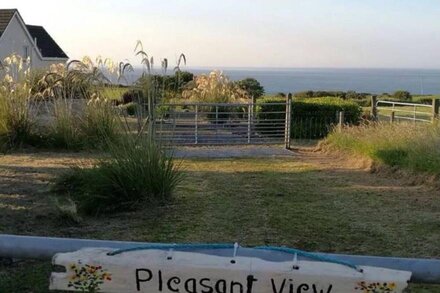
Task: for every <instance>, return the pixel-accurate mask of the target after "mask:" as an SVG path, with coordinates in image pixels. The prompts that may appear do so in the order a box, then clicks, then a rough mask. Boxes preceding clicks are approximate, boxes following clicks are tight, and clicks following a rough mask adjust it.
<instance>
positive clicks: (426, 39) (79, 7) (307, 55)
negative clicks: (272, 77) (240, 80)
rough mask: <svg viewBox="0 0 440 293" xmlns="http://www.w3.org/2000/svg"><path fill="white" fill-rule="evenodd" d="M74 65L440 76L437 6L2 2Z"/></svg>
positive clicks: (411, 2)
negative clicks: (393, 71) (102, 61)
mask: <svg viewBox="0 0 440 293" xmlns="http://www.w3.org/2000/svg"><path fill="white" fill-rule="evenodd" d="M0 7H1V8H18V9H19V11H20V13H21V15H22V17H23V18H24V20H25V22H26V23H27V24H38V25H43V26H44V27H45V28H46V29H47V30H48V31H49V33H50V34H51V35H52V36H53V37H54V38H55V40H56V41H57V42H58V43H59V44H60V46H61V47H62V48H63V49H64V50H65V51H66V53H67V54H68V55H69V56H70V57H72V58H78V57H80V56H83V55H90V56H97V55H102V56H104V57H111V58H112V59H114V60H124V59H129V60H131V61H134V60H135V59H136V58H135V57H134V54H133V49H134V46H135V44H136V40H142V41H143V43H144V47H145V50H146V51H147V53H149V54H151V55H153V56H154V57H155V59H156V60H159V59H160V58H163V57H168V58H169V60H170V63H173V62H174V61H175V60H176V59H177V57H178V56H179V54H180V53H181V52H183V53H185V54H186V56H187V58H188V66H191V67H197V66H206V67H368V68H369V67H379V68H440V18H439V16H440V1H438V0H386V1H384V0H216V1H212V0H125V1H121V0H88V1H86V0H74V1H72V0H69V1H66V0H62V1H60V0H38V1H36V0H2V1H1V4H0Z"/></svg>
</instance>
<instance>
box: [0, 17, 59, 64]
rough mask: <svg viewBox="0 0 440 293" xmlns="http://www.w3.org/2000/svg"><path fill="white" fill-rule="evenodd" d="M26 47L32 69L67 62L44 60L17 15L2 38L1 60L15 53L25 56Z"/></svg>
mask: <svg viewBox="0 0 440 293" xmlns="http://www.w3.org/2000/svg"><path fill="white" fill-rule="evenodd" d="M25 47H27V48H28V53H29V56H30V58H31V66H32V68H44V67H49V66H50V65H51V64H57V63H65V62H66V61H67V60H66V59H49V58H42V57H41V54H40V53H39V52H38V51H37V50H38V49H37V48H36V47H35V46H34V41H33V40H32V39H31V38H30V36H29V34H28V32H27V30H26V27H25V26H24V24H23V22H22V21H21V19H20V18H19V16H18V14H17V13H16V14H15V15H14V17H13V18H12V19H11V21H10V22H9V24H8V26H7V27H6V30H5V31H4V32H3V34H2V35H1V37H0V60H4V59H5V58H6V57H8V56H10V55H11V54H13V53H16V54H18V55H20V56H24V54H25Z"/></svg>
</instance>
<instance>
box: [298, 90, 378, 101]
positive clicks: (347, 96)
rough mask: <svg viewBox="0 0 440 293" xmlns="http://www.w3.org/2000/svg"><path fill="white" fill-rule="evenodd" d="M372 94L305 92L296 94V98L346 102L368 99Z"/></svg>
mask: <svg viewBox="0 0 440 293" xmlns="http://www.w3.org/2000/svg"><path fill="white" fill-rule="evenodd" d="M370 95H371V94H369V93H357V92H355V91H348V92H343V91H303V92H298V93H295V98H297V99H307V98H325V97H332V98H341V99H344V100H363V99H366V98H367V97H368V96H370Z"/></svg>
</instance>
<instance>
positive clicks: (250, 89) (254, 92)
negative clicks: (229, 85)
mask: <svg viewBox="0 0 440 293" xmlns="http://www.w3.org/2000/svg"><path fill="white" fill-rule="evenodd" d="M236 83H237V86H238V87H239V88H241V89H242V90H245V91H246V92H247V93H248V94H249V96H251V97H254V98H259V97H261V96H262V95H264V87H263V86H262V85H261V84H260V83H259V82H258V80H256V79H255V78H246V79H243V80H239V81H237V82H236Z"/></svg>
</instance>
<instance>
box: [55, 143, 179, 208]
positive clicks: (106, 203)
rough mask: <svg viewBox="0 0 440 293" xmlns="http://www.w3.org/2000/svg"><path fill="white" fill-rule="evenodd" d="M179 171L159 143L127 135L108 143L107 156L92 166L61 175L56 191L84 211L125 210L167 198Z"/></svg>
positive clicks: (174, 184) (175, 183)
mask: <svg viewBox="0 0 440 293" xmlns="http://www.w3.org/2000/svg"><path fill="white" fill-rule="evenodd" d="M181 179H182V174H181V173H180V171H179V168H178V166H177V165H176V164H175V162H174V158H173V157H172V156H171V155H169V154H167V153H166V152H165V151H164V150H163V149H162V148H161V147H160V146H159V145H157V144H156V143H154V142H153V141H152V140H150V139H144V138H136V137H132V136H126V137H124V139H123V140H120V141H119V142H117V143H109V156H108V157H106V158H102V159H100V160H99V161H98V162H97V163H96V165H94V166H93V167H92V168H85V167H80V166H77V167H75V168H73V169H71V170H70V172H68V173H66V174H63V175H61V176H60V177H59V178H58V180H57V183H56V185H55V188H54V191H56V192H57V193H68V194H70V195H71V196H72V198H73V200H74V201H75V202H76V203H77V205H78V209H79V210H80V211H81V212H84V213H86V214H97V213H101V212H111V211H125V210H130V209H133V208H136V207H139V205H143V204H145V203H147V204H157V203H164V202H166V201H168V200H170V198H171V196H172V193H173V191H174V189H175V188H176V186H177V184H178V183H179V182H180V181H181Z"/></svg>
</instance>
